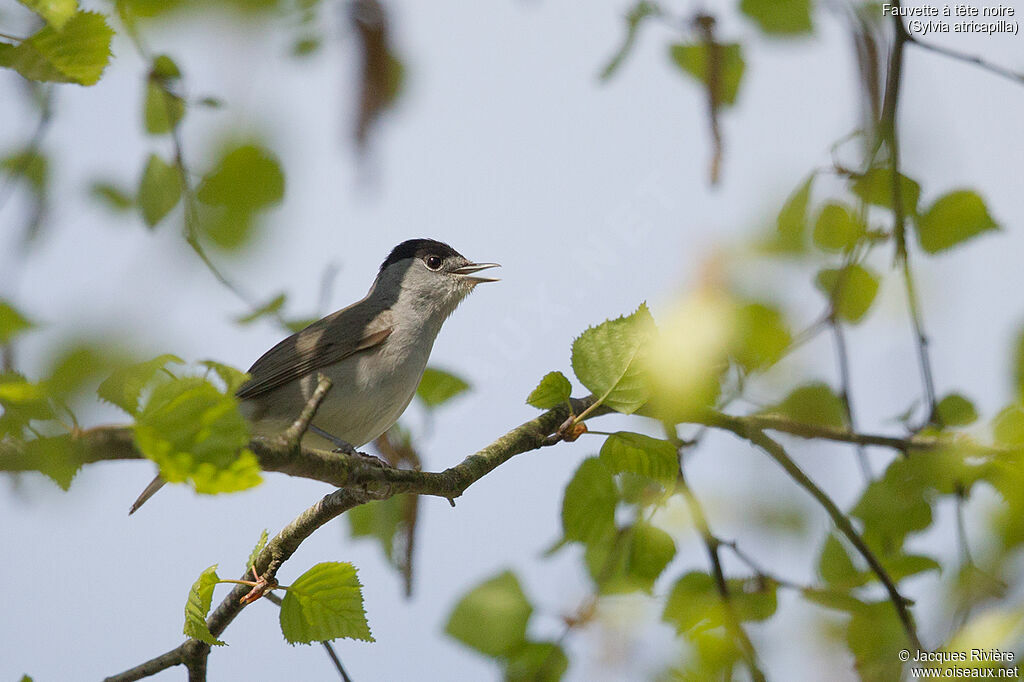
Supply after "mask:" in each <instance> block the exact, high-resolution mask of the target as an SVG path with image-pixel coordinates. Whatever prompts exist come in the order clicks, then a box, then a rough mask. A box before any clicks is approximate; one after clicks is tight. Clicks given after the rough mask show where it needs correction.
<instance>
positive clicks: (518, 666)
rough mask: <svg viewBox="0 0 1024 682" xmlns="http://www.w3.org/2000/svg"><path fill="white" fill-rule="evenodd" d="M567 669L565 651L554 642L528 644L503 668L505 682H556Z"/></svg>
mask: <svg viewBox="0 0 1024 682" xmlns="http://www.w3.org/2000/svg"><path fill="white" fill-rule="evenodd" d="M568 669H569V659H568V658H567V657H566V655H565V651H564V650H563V649H562V647H560V646H559V645H558V644H555V643H554V642H530V641H527V642H526V643H525V644H523V646H522V647H521V648H520V649H519V650H518V651H516V652H515V653H514V654H512V655H511V656H510V657H509V659H508V665H507V666H506V667H505V680H506V681H507V682H556V680H560V679H562V675H564V674H565V671H566V670H568Z"/></svg>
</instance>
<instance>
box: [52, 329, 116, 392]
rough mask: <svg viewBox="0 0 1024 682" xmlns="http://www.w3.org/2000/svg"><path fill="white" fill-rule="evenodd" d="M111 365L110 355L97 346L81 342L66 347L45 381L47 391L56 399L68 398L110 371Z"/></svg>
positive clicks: (55, 359) (57, 357) (54, 361)
mask: <svg viewBox="0 0 1024 682" xmlns="http://www.w3.org/2000/svg"><path fill="white" fill-rule="evenodd" d="M111 365H112V359H111V358H110V356H109V355H107V354H105V353H104V352H103V351H102V350H101V349H100V348H99V347H97V346H93V345H90V344H87V343H81V344H77V345H73V346H70V347H68V348H65V349H63V350H62V351H61V352H60V353H59V354H58V355H57V356H56V357H55V358H54V360H53V363H52V365H51V367H50V371H49V372H48V373H47V379H46V380H45V381H44V382H43V383H44V385H45V387H46V392H47V393H48V394H49V395H50V397H52V398H54V399H56V400H61V401H63V400H66V399H67V398H69V397H71V396H73V395H74V394H76V393H78V392H80V391H81V390H82V389H83V388H85V386H86V384H87V383H89V382H90V381H92V380H93V379H94V378H96V377H98V376H101V375H103V374H105V373H107V372H109V371H110V368H111Z"/></svg>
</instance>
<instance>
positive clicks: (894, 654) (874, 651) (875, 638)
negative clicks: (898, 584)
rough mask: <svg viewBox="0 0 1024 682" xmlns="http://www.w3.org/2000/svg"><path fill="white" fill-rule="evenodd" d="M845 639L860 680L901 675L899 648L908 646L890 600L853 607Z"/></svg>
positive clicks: (883, 680) (883, 681)
mask: <svg viewBox="0 0 1024 682" xmlns="http://www.w3.org/2000/svg"><path fill="white" fill-rule="evenodd" d="M846 642H847V645H848V646H849V648H850V651H851V652H852V653H853V656H854V666H855V667H856V669H857V673H858V674H859V676H860V679H861V680H864V682H891V680H898V679H901V677H902V676H901V670H902V664H901V663H900V659H899V652H900V650H901V649H909V648H911V647H910V642H908V641H907V635H906V633H905V632H904V630H903V625H902V624H901V623H900V619H899V616H897V615H896V609H895V608H894V607H893V605H892V603H891V602H888V601H884V602H878V603H874V604H864V605H862V606H860V607H859V608H857V609H856V610H854V611H853V617H852V618H850V623H849V625H848V626H847V634H846Z"/></svg>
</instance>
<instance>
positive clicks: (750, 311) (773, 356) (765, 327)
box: [732, 303, 793, 371]
mask: <svg viewBox="0 0 1024 682" xmlns="http://www.w3.org/2000/svg"><path fill="white" fill-rule="evenodd" d="M735 340H736V342H735V344H734V346H735V347H734V348H733V350H732V355H733V357H735V358H736V361H737V362H738V363H740V364H741V365H742V366H743V367H744V368H746V369H747V370H748V371H754V370H758V369H763V368H765V367H769V366H771V365H774V364H775V363H776V362H778V361H779V359H780V358H782V356H783V355H785V353H786V351H787V350H788V349H789V346H790V344H791V343H793V336H792V334H790V332H789V328H788V327H787V325H786V320H785V318H783V316H782V313H781V312H780V311H779V310H778V309H776V308H773V307H770V306H767V305H764V304H761V303H748V304H747V305H744V306H740V307H739V309H738V310H737V311H736V334H735Z"/></svg>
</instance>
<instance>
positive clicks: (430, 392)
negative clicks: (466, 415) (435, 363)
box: [416, 367, 469, 409]
mask: <svg viewBox="0 0 1024 682" xmlns="http://www.w3.org/2000/svg"><path fill="white" fill-rule="evenodd" d="M468 390H469V384H468V383H466V381H465V380H464V379H462V378H461V377H458V376H456V375H454V374H452V373H451V372H445V371H443V370H440V369H436V368H434V367H427V369H426V370H424V372H423V378H422V379H420V385H419V386H417V387H416V397H417V398H419V399H420V402H422V403H423V405H424V406H425V407H427V408H428V409H433V408H435V407H438V406H440V405H443V404H445V403H446V402H448V401H449V400H451V399H452V398H454V397H455V396H457V395H459V394H461V393H465V392H466V391H468Z"/></svg>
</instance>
